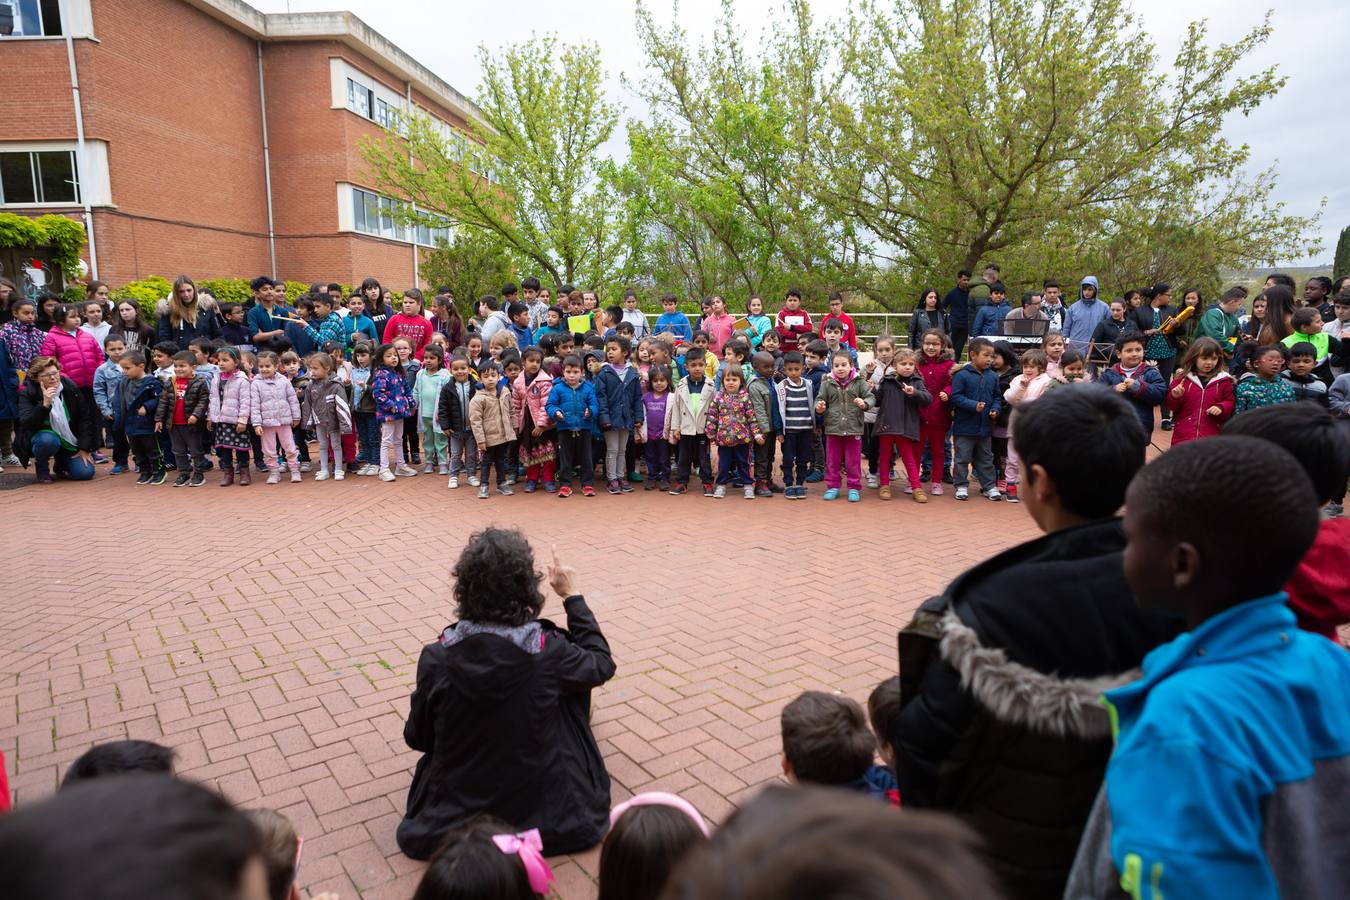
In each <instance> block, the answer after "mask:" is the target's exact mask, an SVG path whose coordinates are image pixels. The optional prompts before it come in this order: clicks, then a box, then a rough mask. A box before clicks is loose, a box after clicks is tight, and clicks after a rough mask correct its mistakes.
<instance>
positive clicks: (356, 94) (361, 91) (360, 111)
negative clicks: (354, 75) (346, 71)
mask: <svg viewBox="0 0 1350 900" xmlns="http://www.w3.org/2000/svg"><path fill="white" fill-rule="evenodd" d="M371 99H372V98H371V92H370V88H368V87H366V86H365V85H364V84H358V83H357V82H356V81H354V80H352V79H351V78H348V79H347V108H348V109H350V110H351V111H352V112H354V113H356V114H357V115H358V116H364V117H365V118H367V119H369V118H370V115H371V109H370V105H371V104H370V101H371Z"/></svg>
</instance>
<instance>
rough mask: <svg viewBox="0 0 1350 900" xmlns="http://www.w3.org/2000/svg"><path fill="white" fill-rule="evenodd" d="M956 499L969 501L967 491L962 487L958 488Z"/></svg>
mask: <svg viewBox="0 0 1350 900" xmlns="http://www.w3.org/2000/svg"><path fill="white" fill-rule="evenodd" d="M956 499H957V500H969V499H970V492H969V491H967V490H966V489H965V488H963V487H959V488H957V489H956Z"/></svg>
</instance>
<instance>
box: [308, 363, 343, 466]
mask: <svg viewBox="0 0 1350 900" xmlns="http://www.w3.org/2000/svg"><path fill="white" fill-rule="evenodd" d="M333 369H334V366H333V359H332V357H330V356H329V355H328V354H326V353H315V354H314V355H313V356H311V357H310V358H309V384H307V385H306V386H305V393H304V395H303V396H302V397H301V402H300V421H301V422H303V423H304V427H305V429H306V430H310V429H312V430H313V431H314V432H315V434H317V435H318V438H319V471H318V472H317V473H316V474H315V476H314V480H315V481H327V480H328V475H329V468H328V461H329V459H330V458H331V459H332V461H333V468H332V476H333V480H334V481H342V480H343V479H344V478H345V477H346V474H347V470H346V469H345V468H344V466H343V452H342V435H344V434H350V433H351V431H352V409H351V406H350V405H349V404H348V402H347V389H346V387H344V386H343V384H342V382H341V381H339V380H338V379H337V378H335V377H334V374H333Z"/></svg>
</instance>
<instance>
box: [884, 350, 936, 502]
mask: <svg viewBox="0 0 1350 900" xmlns="http://www.w3.org/2000/svg"><path fill="white" fill-rule="evenodd" d="M886 340H889V338H887V339H886ZM880 344H881V341H880V340H878V341H877V345H878V347H879V346H880ZM877 353H878V356H880V350H878V351H877ZM888 355H889V356H891V357H892V359H893V361H892V362H891V363H890V364H888V365H886V366H885V367H884V368H882V377H881V379H880V381H879V382H878V383H877V387H876V391H875V394H876V403H877V406H876V408H877V416H876V422H875V424H874V425H873V428H872V433H873V434H874V435H876V436H877V444H878V453H879V456H880V459H881V461H882V462H881V467H880V470H879V474H880V476H881V499H882V500H889V499H891V473H890V460H891V454H892V453H893V452H894V451H896V450H899V452H900V461H901V462H902V463H904V466H905V477H906V478H907V479H908V480H909V485H908V487H906V488H905V493H906V494H912V495H913V497H914V502H915V503H927V502H928V495H927V494H925V493H924V492H923V481H922V480H921V479H920V478H919V454H918V446H919V431H920V428H921V423H922V419H921V410H922V409H923V408H924V407H925V406H930V405H932V403H933V395H932V394H930V393H929V392H928V388H927V387H926V386H925V385H924V380H923V376H922V375H920V374H919V373H918V371H917V370H918V357H917V356H916V354H915V353H914V351H913V350H910V349H908V348H905V349H903V350H896V349H895V347H894V343H892V346H891V353H889V354H888ZM878 367H879V368H881V364H880V363H878Z"/></svg>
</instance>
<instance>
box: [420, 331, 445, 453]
mask: <svg viewBox="0 0 1350 900" xmlns="http://www.w3.org/2000/svg"><path fill="white" fill-rule="evenodd" d="M449 380H450V372H449V370H447V369H446V368H445V352H444V351H443V350H441V348H440V346H439V345H438V344H428V345H427V348H426V349H425V350H424V351H422V368H421V370H419V371H418V373H417V376H416V378H414V379H413V404H414V405H415V406H416V407H417V430H418V432H419V433H420V434H421V435H422V447H423V449H425V450H426V451H427V464H426V466H425V467H424V468H423V469H422V471H423V472H425V473H427V474H431V473H432V472H436V471H438V468H437V467H438V466H439V473H440V474H441V475H449V474H450V453H449V450H448V449H447V447H448V442H447V441H446V437H445V432H443V431H442V430H441V426H440V425H439V424H438V423H437V421H436V404H437V403H439V402H440V399H441V388H443V387H445V383H446V382H447V381H449Z"/></svg>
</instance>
